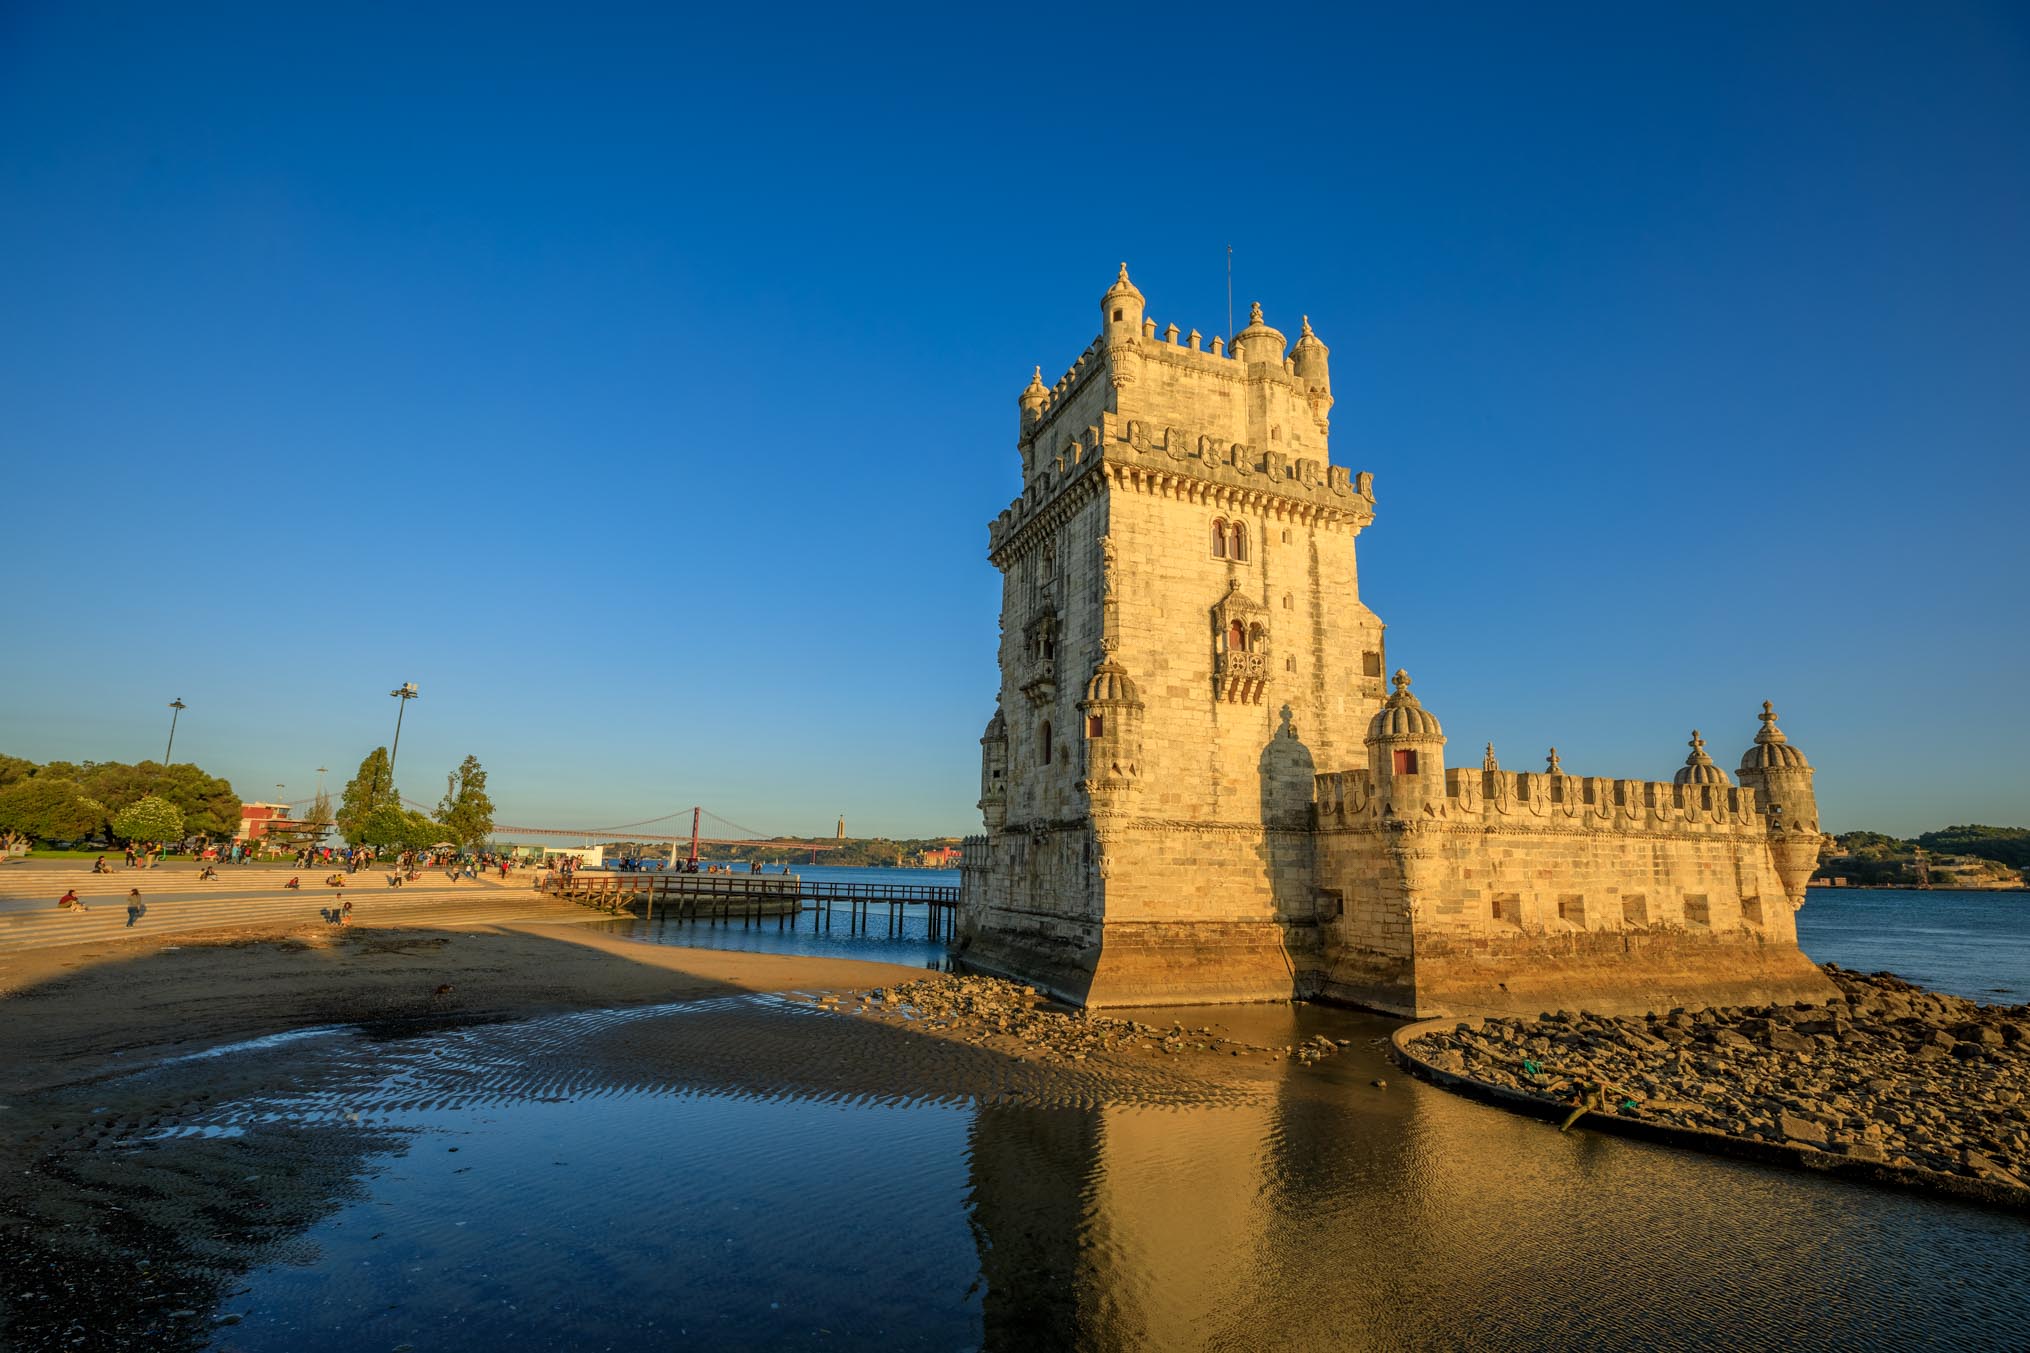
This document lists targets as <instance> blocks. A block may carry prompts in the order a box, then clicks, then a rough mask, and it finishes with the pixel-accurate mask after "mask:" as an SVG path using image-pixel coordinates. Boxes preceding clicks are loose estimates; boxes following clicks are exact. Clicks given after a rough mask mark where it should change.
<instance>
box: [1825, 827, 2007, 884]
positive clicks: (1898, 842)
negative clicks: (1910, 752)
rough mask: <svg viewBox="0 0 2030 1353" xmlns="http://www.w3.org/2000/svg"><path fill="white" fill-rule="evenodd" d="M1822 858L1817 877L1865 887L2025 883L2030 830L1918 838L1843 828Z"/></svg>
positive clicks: (1954, 831) (1956, 830) (1962, 830)
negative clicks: (1846, 830) (1906, 838)
mask: <svg viewBox="0 0 2030 1353" xmlns="http://www.w3.org/2000/svg"><path fill="white" fill-rule="evenodd" d="M1833 841H1834V845H1833V847H1832V848H1830V849H1828V850H1827V851H1826V853H1825V855H1824V856H1823V857H1822V858H1821V859H1820V860H1819V868H1818V874H1817V875H1816V876H1815V878H1816V880H1818V881H1825V880H1830V879H1835V878H1839V879H1844V880H1846V881H1847V882H1848V883H1849V884H1852V885H1856V886H1861V887H1878V888H1896V887H1906V888H1907V887H1916V886H1918V884H1920V883H1922V882H1928V883H1929V884H1930V886H1932V887H1934V888H2006V887H2022V886H2023V884H2024V877H2023V870H2024V869H2025V867H2026V866H2030V828H2025V827H1982V826H1966V827H1947V828H1945V829H1944V830H1943V831H1935V832H1925V833H1923V834H1922V835H1920V836H1918V837H1916V838H1915V839H1914V840H1907V841H1906V840H1903V839H1901V838H1898V837H1894V836H1885V835H1884V834H1882V833H1881V832H1844V833H1842V834H1841V835H1839V836H1836V837H1834V838H1833Z"/></svg>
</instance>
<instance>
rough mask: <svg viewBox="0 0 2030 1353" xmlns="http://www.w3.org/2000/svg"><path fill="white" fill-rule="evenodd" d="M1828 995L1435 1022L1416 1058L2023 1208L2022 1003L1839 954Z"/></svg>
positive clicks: (1796, 1158)
mask: <svg viewBox="0 0 2030 1353" xmlns="http://www.w3.org/2000/svg"><path fill="white" fill-rule="evenodd" d="M1825 971H1826V975H1827V976H1828V977H1830V978H1831V979H1832V981H1833V983H1834V984H1835V986H1837V987H1838V988H1839V991H1840V996H1839V997H1838V998H1837V999H1835V1000H1833V1001H1830V1002H1828V1003H1827V1004H1826V1005H1823V1006H1777V1007H1770V1006H1756V1007H1745V1008H1733V1007H1728V1008H1721V1009H1716V1010H1700V1011H1685V1010H1676V1011H1672V1012H1671V1013H1669V1014H1668V1015H1664V1016H1654V1015H1652V1016H1645V1017H1620V1018H1615V1017H1607V1016H1599V1015H1590V1014H1584V1013H1579V1014H1574V1013H1572V1012H1569V1011H1561V1012H1558V1013H1556V1014H1549V1015H1544V1016H1541V1017H1539V1018H1537V1019H1531V1020H1524V1019H1484V1020H1479V1019H1476V1020H1466V1021H1457V1022H1455V1021H1431V1022H1429V1023H1427V1024H1423V1025H1417V1026H1411V1027H1408V1028H1405V1029H1402V1030H1399V1031H1398V1033H1397V1035H1396V1044H1397V1047H1398V1049H1399V1050H1400V1052H1401V1053H1402V1055H1403V1056H1404V1058H1405V1059H1406V1060H1407V1061H1408V1062H1409V1063H1410V1064H1411V1066H1412V1068H1413V1069H1415V1070H1418V1071H1420V1072H1422V1073H1424V1074H1426V1075H1427V1076H1429V1077H1430V1078H1432V1079H1435V1080H1438V1081H1440V1082H1441V1083H1444V1084H1447V1085H1449V1086H1451V1087H1453V1088H1456V1089H1463V1090H1466V1091H1467V1092H1469V1093H1480V1094H1482V1096H1483V1097H1486V1098H1490V1099H1492V1100H1494V1101H1496V1102H1500V1103H1504V1104H1507V1105H1509V1106H1510V1107H1514V1108H1519V1109H1522V1110H1524V1111H1526V1112H1535V1113H1538V1114H1539V1115H1540V1116H1563V1115H1566V1114H1569V1113H1571V1112H1572V1111H1573V1110H1574V1109H1576V1108H1580V1107H1582V1106H1583V1107H1584V1108H1585V1110H1586V1112H1585V1115H1584V1121H1586V1122H1589V1123H1592V1124H1594V1125H1596V1126H1601V1127H1605V1128H1607V1129H1609V1130H1621V1129H1625V1130H1627V1131H1628V1132H1629V1135H1636V1136H1642V1137H1646V1138H1648V1139H1650V1140H1655V1141H1663V1142H1667V1143H1670V1144H1672V1145H1679V1146H1690V1147H1693V1148H1696V1149H1705V1150H1717V1151H1720V1152H1722V1153H1724V1154H1734V1155H1742V1156H1746V1157H1749V1158H1754V1159H1763V1160H1771V1161H1782V1162H1785V1163H1790V1164H1796V1165H1802V1166H1805V1167H1807V1168H1815V1169H1829V1170H1835V1171H1837V1172H1841V1173H1849V1174H1855V1175H1859V1176H1862V1177H1866V1178H1870V1179H1875V1180H1882V1181H1886V1182H1902V1183H1908V1184H1911V1185H1914V1186H1918V1187H1929V1188H1935V1189H1938V1190H1940V1191H1943V1192H1948V1193H1954V1194H1958V1195H1961V1196H1966V1197H1972V1198H1977V1199H1980V1200H1982V1201H1986V1202H1994V1203H2000V1204H2002V1205H2004V1206H2009V1207H2012V1208H2016V1209H2019V1210H2026V1211H2030V1006H2000V1005H1982V1004H1980V1003H1978V1002H1975V1001H1971V1000H1967V999H1965V998H1963V997H1959V996H1952V995H1948V994H1945V993H1941V992H1933V991H1926V990H1924V989H1922V988H1920V987H1917V986H1915V985H1913V984H1911V983H1908V982H1905V981H1903V980H1901V979H1900V978H1897V977H1894V976H1892V975H1890V974H1887V973H1876V974H1873V975H1862V974H1859V973H1853V972H1848V971H1846V970H1844V969H1841V968H1839V967H1837V966H1835V965H1832V964H1827V965H1826V966H1825Z"/></svg>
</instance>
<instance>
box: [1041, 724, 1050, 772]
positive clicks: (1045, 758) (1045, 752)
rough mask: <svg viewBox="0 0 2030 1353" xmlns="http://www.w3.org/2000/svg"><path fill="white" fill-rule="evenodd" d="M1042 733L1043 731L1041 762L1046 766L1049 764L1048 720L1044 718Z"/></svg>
mask: <svg viewBox="0 0 2030 1353" xmlns="http://www.w3.org/2000/svg"><path fill="white" fill-rule="evenodd" d="M1042 733H1043V748H1042V756H1043V764H1044V765H1046V766H1047V765H1049V764H1050V720H1048V719H1045V720H1044V721H1043V729H1042Z"/></svg>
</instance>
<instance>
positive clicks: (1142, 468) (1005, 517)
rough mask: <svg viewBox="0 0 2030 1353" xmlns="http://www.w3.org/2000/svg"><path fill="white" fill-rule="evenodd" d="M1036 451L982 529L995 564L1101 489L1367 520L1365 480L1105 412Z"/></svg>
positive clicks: (1318, 520)
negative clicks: (1011, 494)
mask: <svg viewBox="0 0 2030 1353" xmlns="http://www.w3.org/2000/svg"><path fill="white" fill-rule="evenodd" d="M1037 448H1038V449H1037V452H1036V457H1035V460H1034V469H1033V473H1032V474H1031V476H1030V478H1029V481H1028V482H1027V484H1025V486H1024V488H1023V491H1022V493H1021V495H1020V496H1019V497H1017V498H1016V499H1015V500H1014V501H1013V502H1011V503H1009V505H1008V506H1007V508H1006V509H1005V510H1003V511H1002V512H1001V514H1000V515H999V516H997V517H996V518H995V519H994V520H993V521H992V522H991V523H989V524H988V527H987V552H988V557H989V558H990V559H992V560H993V561H994V563H995V564H996V565H997V566H1001V567H1005V566H1006V562H1007V560H1008V559H1010V558H1013V557H1016V556H1019V555H1020V554H1021V553H1022V551H1023V550H1025V549H1026V548H1027V545H1028V542H1029V540H1030V538H1031V537H1032V536H1034V535H1036V534H1038V533H1040V532H1043V531H1049V530H1053V529H1055V528H1056V527H1057V526H1058V525H1060V524H1061V523H1062V522H1063V521H1064V520H1065V519H1067V518H1068V517H1069V516H1070V515H1071V514H1072V513H1073V512H1076V511H1077V509H1078V508H1079V507H1080V506H1081V505H1083V503H1084V502H1085V501H1087V500H1088V499H1089V498H1090V496H1091V494H1092V493H1093V492H1096V491H1097V490H1098V488H1099V487H1100V486H1101V485H1102V484H1111V485H1112V486H1114V487H1117V488H1121V489H1124V490H1127V491H1130V492H1137V493H1147V494H1153V495H1156V496H1159V497H1164V498H1171V499H1177V500H1180V501H1188V502H1194V503H1202V504H1205V505H1208V506H1212V507H1217V508H1226V509H1233V510H1249V511H1256V512H1260V513H1262V514H1263V515H1265V516H1267V517H1269V518H1271V519H1287V520H1292V521H1299V522H1303V523H1306V524H1309V525H1317V526H1325V527H1337V528H1341V529H1344V530H1346V531H1348V532H1350V533H1352V534H1355V535H1357V534H1359V533H1360V531H1361V529H1362V528H1363V527H1365V526H1367V525H1369V524H1370V523H1371V522H1373V521H1374V510H1375V497H1374V476H1373V475H1372V474H1369V473H1367V472H1366V471H1362V472H1360V473H1355V472H1353V471H1351V470H1349V469H1347V468H1346V467H1345V466H1343V465H1333V464H1330V463H1329V462H1327V461H1324V460H1320V459H1318V458H1316V457H1311V456H1292V455H1290V454H1288V453H1287V452H1284V451H1281V450H1278V449H1275V448H1273V447H1260V446H1253V445H1248V444H1246V443H1242V442H1236V441H1230V440H1227V439H1224V438H1221V437H1216V436H1214V435H1213V434H1211V433H1209V432H1194V431H1191V430H1189V429H1185V428H1178V427H1162V428H1159V427H1155V426H1153V425H1151V424H1148V423H1145V422H1143V421H1141V420H1139V419H1130V418H1123V417H1121V416H1119V415H1118V414H1113V413H1105V414H1102V415H1101V417H1100V421H1099V422H1098V423H1097V424H1096V425H1091V426H1087V427H1083V428H1080V429H1078V430H1077V431H1076V432H1075V433H1074V432H1072V431H1070V430H1066V431H1064V432H1063V433H1062V435H1061V436H1057V437H1055V438H1054V439H1052V441H1051V442H1048V443H1046V441H1045V440H1044V439H1043V437H1042V434H1039V437H1038V442H1037Z"/></svg>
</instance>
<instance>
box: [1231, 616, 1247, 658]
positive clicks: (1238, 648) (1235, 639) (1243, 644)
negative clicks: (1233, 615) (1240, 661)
mask: <svg viewBox="0 0 2030 1353" xmlns="http://www.w3.org/2000/svg"><path fill="white" fill-rule="evenodd" d="M1226 649H1227V652H1229V653H1245V652H1247V651H1248V632H1247V630H1246V629H1245V628H1244V627H1243V626H1242V625H1241V622H1240V621H1238V620H1236V621H1234V622H1233V623H1232V624H1231V625H1228V626H1227V627H1226Z"/></svg>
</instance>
